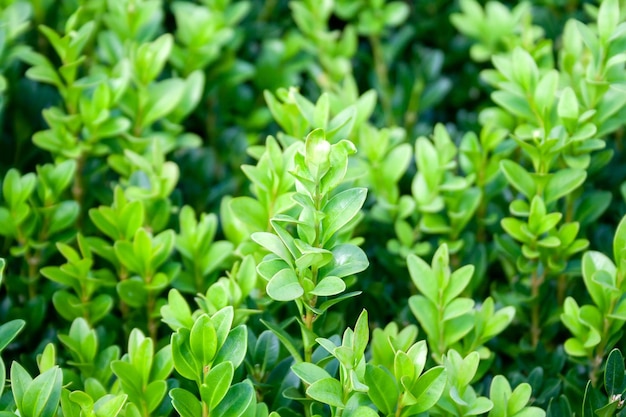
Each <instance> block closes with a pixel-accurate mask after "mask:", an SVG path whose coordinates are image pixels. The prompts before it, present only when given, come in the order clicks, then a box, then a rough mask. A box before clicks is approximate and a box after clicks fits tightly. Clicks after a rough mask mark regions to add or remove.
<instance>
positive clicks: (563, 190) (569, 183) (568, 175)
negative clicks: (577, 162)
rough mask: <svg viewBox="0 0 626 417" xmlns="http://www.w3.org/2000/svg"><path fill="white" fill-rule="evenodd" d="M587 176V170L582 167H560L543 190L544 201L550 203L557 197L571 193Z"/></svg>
mask: <svg viewBox="0 0 626 417" xmlns="http://www.w3.org/2000/svg"><path fill="white" fill-rule="evenodd" d="M586 178H587V172H586V171H584V170H582V169H562V170H560V171H557V172H556V173H555V174H553V175H552V176H551V177H550V178H549V179H548V183H547V184H546V188H545V190H544V201H545V203H546V204H550V203H551V202H553V201H556V200H558V199H559V198H561V197H563V196H565V195H568V194H571V193H572V192H573V191H574V190H576V189H577V188H578V187H580V186H581V185H582V184H583V183H584V182H585V179H586Z"/></svg>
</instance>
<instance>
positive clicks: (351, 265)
mask: <svg viewBox="0 0 626 417" xmlns="http://www.w3.org/2000/svg"><path fill="white" fill-rule="evenodd" d="M331 252H332V254H333V260H332V261H331V262H330V263H329V264H327V265H326V266H324V267H323V268H321V269H320V275H321V276H336V277H339V278H344V277H347V276H349V275H353V274H357V273H359V272H362V271H364V270H366V269H367V267H368V266H369V261H368V259H367V255H365V252H363V249H361V248H359V247H358V246H356V245H352V244H349V243H346V244H342V245H337V246H335V247H334V248H333V249H332V251H331Z"/></svg>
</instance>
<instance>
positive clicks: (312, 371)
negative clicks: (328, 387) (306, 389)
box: [291, 362, 332, 385]
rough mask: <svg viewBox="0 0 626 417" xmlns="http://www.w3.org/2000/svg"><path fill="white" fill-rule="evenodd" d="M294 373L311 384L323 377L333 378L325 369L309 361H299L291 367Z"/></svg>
mask: <svg viewBox="0 0 626 417" xmlns="http://www.w3.org/2000/svg"><path fill="white" fill-rule="evenodd" d="M291 370H292V371H293V373H294V374H296V375H297V376H298V378H300V379H301V380H302V381H303V382H304V383H306V384H308V385H311V384H313V383H314V382H317V381H319V380H321V379H327V378H332V377H331V376H330V374H329V373H328V372H327V371H326V370H325V369H324V368H321V367H319V366H317V365H315V364H312V363H309V362H299V363H296V364H295V365H293V366H292V367H291Z"/></svg>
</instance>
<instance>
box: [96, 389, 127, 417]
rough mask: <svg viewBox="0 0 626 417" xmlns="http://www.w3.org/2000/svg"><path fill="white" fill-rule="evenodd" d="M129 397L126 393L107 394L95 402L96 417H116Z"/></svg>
mask: <svg viewBox="0 0 626 417" xmlns="http://www.w3.org/2000/svg"><path fill="white" fill-rule="evenodd" d="M127 398H128V396H127V395H126V394H119V395H115V396H113V395H105V396H104V397H101V398H100V399H99V400H98V401H96V402H95V404H94V406H93V411H94V412H95V413H96V417H115V416H117V415H118V414H119V413H120V412H121V411H122V408H123V407H124V404H125V403H126V399H127Z"/></svg>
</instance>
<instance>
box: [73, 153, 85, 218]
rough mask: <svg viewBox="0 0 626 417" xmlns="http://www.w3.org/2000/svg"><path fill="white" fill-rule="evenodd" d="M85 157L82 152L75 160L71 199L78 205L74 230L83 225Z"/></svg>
mask: <svg viewBox="0 0 626 417" xmlns="http://www.w3.org/2000/svg"><path fill="white" fill-rule="evenodd" d="M86 159H87V158H86V155H85V153H84V152H82V153H81V154H80V156H79V157H78V158H77V159H76V171H75V172H74V185H73V186H72V198H73V199H74V201H76V202H77V203H78V218H77V219H76V228H77V229H78V230H81V229H82V225H83V215H84V213H83V205H84V204H83V200H84V197H85V181H84V177H83V171H84V170H85V161H86Z"/></svg>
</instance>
